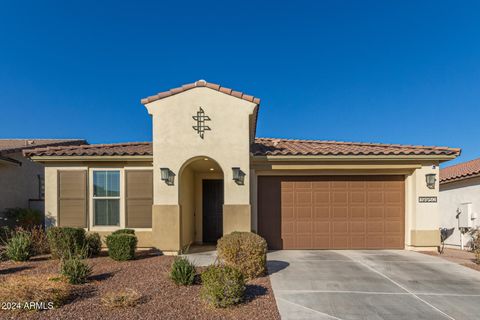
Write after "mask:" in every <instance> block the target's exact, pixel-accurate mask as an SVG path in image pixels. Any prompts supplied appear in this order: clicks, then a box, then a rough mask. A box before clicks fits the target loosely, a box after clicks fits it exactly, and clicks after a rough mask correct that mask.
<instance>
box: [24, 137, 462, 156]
mask: <svg viewBox="0 0 480 320" xmlns="http://www.w3.org/2000/svg"><path fill="white" fill-rule="evenodd" d="M251 152H252V154H253V155H254V156H277V155H300V156H303V155H305V156H308V155H338V156H342V155H399V156H400V155H445V156H448V155H451V156H458V155H459V154H460V149H453V148H447V147H425V146H408V145H397V144H376V143H375V144H374V143H354V142H336V141H319V140H288V139H271V138H256V139H255V143H253V144H252V146H251ZM25 154H26V156H136V155H152V154H153V150H152V143H151V142H130V143H116V144H92V145H85V146H69V147H47V148H40V149H35V150H28V151H26V152H25Z"/></svg>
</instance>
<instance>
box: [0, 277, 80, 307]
mask: <svg viewBox="0 0 480 320" xmlns="http://www.w3.org/2000/svg"><path fill="white" fill-rule="evenodd" d="M55 277H56V276H55V275H12V276H9V277H7V278H6V279H5V280H4V281H2V282H0V301H12V302H15V303H21V304H22V305H23V304H25V303H27V302H28V303H30V302H37V303H42V302H43V303H49V302H51V303H53V306H55V307H59V306H61V305H62V304H64V303H65V302H66V301H67V300H68V299H69V297H70V296H71V295H72V292H73V291H72V290H73V289H72V286H71V285H70V284H68V283H66V282H64V281H61V280H59V278H58V277H57V278H55Z"/></svg>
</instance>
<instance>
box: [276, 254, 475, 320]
mask: <svg viewBox="0 0 480 320" xmlns="http://www.w3.org/2000/svg"><path fill="white" fill-rule="evenodd" d="M268 267H269V273H270V281H271V283H272V287H273V291H274V294H275V299H276V301H277V306H278V309H279V311H280V314H281V316H282V319H395V320H398V319H408V320H416V319H458V320H460V319H479V318H480V272H478V271H474V270H471V269H469V268H466V267H463V266H460V265H458V264H455V263H452V262H449V261H446V260H443V259H440V258H437V257H433V256H427V255H424V254H420V253H416V252H412V251H394V250H385V251H383V250H379V251H275V252H270V253H269V254H268Z"/></svg>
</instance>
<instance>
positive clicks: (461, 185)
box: [440, 158, 480, 247]
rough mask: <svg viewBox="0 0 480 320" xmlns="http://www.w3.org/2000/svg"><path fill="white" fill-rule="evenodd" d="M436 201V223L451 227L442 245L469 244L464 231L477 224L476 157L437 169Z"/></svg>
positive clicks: (479, 186) (479, 162)
mask: <svg viewBox="0 0 480 320" xmlns="http://www.w3.org/2000/svg"><path fill="white" fill-rule="evenodd" d="M440 201H441V202H440V214H441V224H440V225H441V226H442V227H444V228H455V229H454V232H453V234H452V235H451V236H450V237H449V238H448V239H447V240H446V241H445V244H447V245H450V246H456V247H462V246H465V245H469V242H470V240H471V237H470V236H469V235H468V233H465V231H467V230H469V229H471V228H477V227H480V158H478V159H475V160H472V161H468V162H464V163H459V164H457V165H454V166H450V167H446V168H443V169H441V170H440ZM461 230H462V231H464V235H463V236H462V232H461Z"/></svg>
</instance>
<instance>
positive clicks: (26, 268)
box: [0, 266, 32, 275]
mask: <svg viewBox="0 0 480 320" xmlns="http://www.w3.org/2000/svg"><path fill="white" fill-rule="evenodd" d="M28 269H32V267H29V266H21V267H13V268H8V269H3V270H0V275H4V274H12V273H16V272H20V271H23V270H28Z"/></svg>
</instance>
